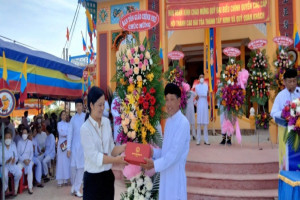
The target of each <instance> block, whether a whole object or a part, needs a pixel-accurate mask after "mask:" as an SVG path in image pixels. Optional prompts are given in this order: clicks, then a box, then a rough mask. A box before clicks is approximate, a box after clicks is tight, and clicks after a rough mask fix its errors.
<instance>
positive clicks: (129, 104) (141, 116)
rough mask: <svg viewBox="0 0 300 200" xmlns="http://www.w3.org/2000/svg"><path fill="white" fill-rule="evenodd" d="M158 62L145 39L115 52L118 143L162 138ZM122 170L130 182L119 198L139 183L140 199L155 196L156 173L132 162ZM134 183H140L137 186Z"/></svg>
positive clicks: (154, 142) (156, 141)
mask: <svg viewBox="0 0 300 200" xmlns="http://www.w3.org/2000/svg"><path fill="white" fill-rule="evenodd" d="M159 63H160V58H159V55H158V53H157V52H156V51H155V50H154V49H153V48H151V47H150V45H149V44H148V41H147V40H146V39H145V40H144V42H143V44H137V45H134V44H131V45H128V46H127V47H126V49H125V50H119V51H118V52H117V62H116V66H117V72H116V74H115V76H114V78H113V80H114V81H116V82H117V92H118V95H119V97H120V99H121V100H120V106H119V109H120V113H122V114H121V126H120V128H119V134H118V137H117V142H118V143H121V144H123V143H126V142H128V141H130V142H136V143H143V144H152V145H155V146H160V147H161V145H162V138H161V135H160V134H159V133H158V131H157V129H156V126H157V125H158V124H159V122H160V119H161V117H163V116H164V112H162V107H163V106H164V104H165V102H164V93H163V82H162V70H161V66H160V65H159ZM123 174H124V175H125V177H126V178H127V179H128V180H130V184H129V185H128V188H127V191H126V192H125V193H123V194H122V195H121V199H132V190H131V189H130V188H132V187H134V188H136V187H139V188H140V189H141V191H137V192H135V193H136V194H137V195H139V196H142V197H143V198H144V199H150V198H153V199H156V198H157V195H158V189H159V181H157V179H158V180H159V174H155V175H154V173H150V174H147V173H146V172H143V171H142V170H141V168H140V166H135V165H128V166H126V167H125V168H124V170H123ZM151 176H153V177H152V180H153V183H155V184H154V185H155V186H153V189H150V188H151V187H147V182H149V177H151ZM134 177H135V178H134ZM150 180H151V179H150ZM155 180H156V181H155ZM145 181H146V182H145ZM137 183H139V184H140V185H139V186H137V185H136V184H137ZM148 197H149V198H148Z"/></svg>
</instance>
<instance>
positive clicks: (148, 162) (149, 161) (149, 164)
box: [141, 158, 154, 170]
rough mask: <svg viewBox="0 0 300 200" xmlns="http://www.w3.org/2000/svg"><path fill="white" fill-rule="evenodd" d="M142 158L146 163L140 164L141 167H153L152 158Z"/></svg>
mask: <svg viewBox="0 0 300 200" xmlns="http://www.w3.org/2000/svg"><path fill="white" fill-rule="evenodd" d="M144 160H145V161H146V164H141V167H142V168H144V169H147V170H149V169H152V168H154V162H153V160H152V159H148V158H144Z"/></svg>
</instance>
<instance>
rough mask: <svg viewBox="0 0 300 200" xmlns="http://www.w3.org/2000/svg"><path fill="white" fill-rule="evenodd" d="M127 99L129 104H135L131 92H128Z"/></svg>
mask: <svg viewBox="0 0 300 200" xmlns="http://www.w3.org/2000/svg"><path fill="white" fill-rule="evenodd" d="M127 99H128V102H129V104H131V105H133V104H135V98H134V96H133V95H132V94H128V95H127Z"/></svg>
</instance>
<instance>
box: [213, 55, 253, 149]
mask: <svg viewBox="0 0 300 200" xmlns="http://www.w3.org/2000/svg"><path fill="white" fill-rule="evenodd" d="M248 76H249V74H248V71H247V70H245V69H241V66H240V63H239V62H236V60H235V59H234V58H229V62H228V64H227V65H223V66H222V72H221V78H220V81H221V84H220V85H221V88H219V89H218V92H217V98H218V100H219V101H220V102H221V106H220V109H219V114H221V113H224V121H223V124H222V133H224V134H227V135H228V136H231V135H232V134H233V133H234V125H235V126H236V137H237V141H238V142H239V143H240V142H241V140H242V138H241V133H240V128H239V123H238V120H237V117H240V116H242V115H243V108H242V106H243V104H244V102H245V95H246V90H245V89H246V88H245V86H246V83H247V80H248Z"/></svg>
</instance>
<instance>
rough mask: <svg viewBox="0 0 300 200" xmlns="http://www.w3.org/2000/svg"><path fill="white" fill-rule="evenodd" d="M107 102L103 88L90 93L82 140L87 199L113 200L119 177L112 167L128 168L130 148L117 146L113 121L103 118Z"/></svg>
mask: <svg viewBox="0 0 300 200" xmlns="http://www.w3.org/2000/svg"><path fill="white" fill-rule="evenodd" d="M104 104H105V98H104V92H103V90H102V89H100V88H99V87H92V88H91V90H90V91H89V93H88V105H87V106H88V110H89V113H90V114H89V115H88V114H87V115H86V121H85V122H84V124H83V125H82V126H81V129H80V136H81V144H82V147H83V152H84V176H83V199H84V200H94V199H101V200H113V199H114V181H115V177H114V174H113V172H112V170H111V168H112V164H126V162H125V161H124V157H123V156H120V154H121V153H122V152H124V150H125V147H126V145H121V146H115V144H114V140H113V137H112V130H111V126H110V121H109V119H107V118H106V117H103V110H104Z"/></svg>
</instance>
